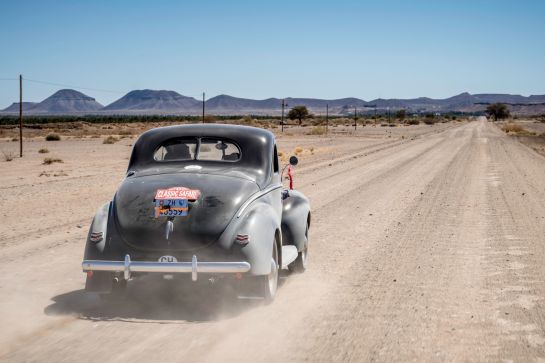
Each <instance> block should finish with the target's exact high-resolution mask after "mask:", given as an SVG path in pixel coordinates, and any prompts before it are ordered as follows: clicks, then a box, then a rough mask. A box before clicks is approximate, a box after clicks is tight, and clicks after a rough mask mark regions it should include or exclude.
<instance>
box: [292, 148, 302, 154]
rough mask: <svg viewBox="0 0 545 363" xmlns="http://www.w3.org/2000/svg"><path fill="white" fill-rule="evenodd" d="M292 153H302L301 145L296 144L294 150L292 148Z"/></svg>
mask: <svg viewBox="0 0 545 363" xmlns="http://www.w3.org/2000/svg"><path fill="white" fill-rule="evenodd" d="M293 153H294V154H295V155H299V154H301V153H303V148H302V147H301V146H297V147H296V148H295V149H294V150H293Z"/></svg>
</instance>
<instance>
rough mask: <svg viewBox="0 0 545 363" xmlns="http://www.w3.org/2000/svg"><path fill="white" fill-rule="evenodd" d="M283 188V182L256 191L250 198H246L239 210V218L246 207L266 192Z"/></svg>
mask: <svg viewBox="0 0 545 363" xmlns="http://www.w3.org/2000/svg"><path fill="white" fill-rule="evenodd" d="M281 188H282V184H276V185H271V186H270V187H268V188H266V189H263V190H262V191H259V192H256V193H254V194H252V195H251V196H250V197H249V198H248V200H246V202H244V204H243V205H242V206H241V207H240V209H239V210H238V212H237V218H240V216H241V215H242V213H244V210H246V208H248V207H249V206H250V204H252V203H253V202H255V201H256V200H257V199H259V198H261V197H262V196H264V195H266V194H269V193H270V192H272V191H274V190H276V189H281Z"/></svg>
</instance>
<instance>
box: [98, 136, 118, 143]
mask: <svg viewBox="0 0 545 363" xmlns="http://www.w3.org/2000/svg"><path fill="white" fill-rule="evenodd" d="M118 141H119V139H118V138H117V137H115V136H108V137H107V138H105V139H104V141H102V143H103V144H115V143H116V142H118Z"/></svg>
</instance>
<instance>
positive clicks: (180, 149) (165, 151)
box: [153, 138, 240, 161]
mask: <svg viewBox="0 0 545 363" xmlns="http://www.w3.org/2000/svg"><path fill="white" fill-rule="evenodd" d="M153 158H154V159H155V160H156V161H184V160H211V161H238V160H239V159H240V148H239V147H238V146H237V145H236V144H235V143H234V142H231V141H228V140H224V139H220V138H202V139H192V138H189V139H186V138H184V139H174V140H168V141H166V142H164V143H163V144H161V145H160V146H159V147H158V148H157V149H156V150H155V152H154V154H153Z"/></svg>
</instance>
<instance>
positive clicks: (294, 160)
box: [290, 156, 299, 166]
mask: <svg viewBox="0 0 545 363" xmlns="http://www.w3.org/2000/svg"><path fill="white" fill-rule="evenodd" d="M297 164H299V159H297V156H291V157H290V165H292V166H295V165H297Z"/></svg>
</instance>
